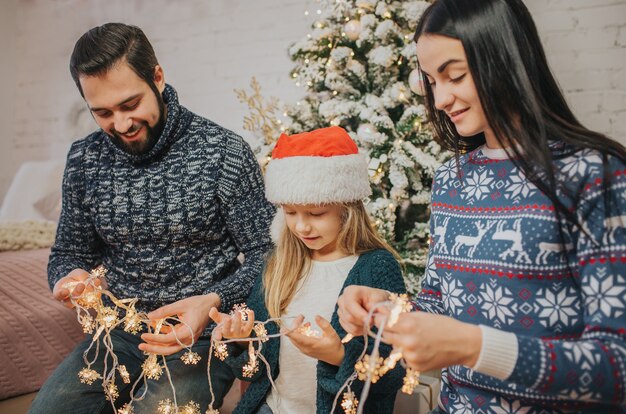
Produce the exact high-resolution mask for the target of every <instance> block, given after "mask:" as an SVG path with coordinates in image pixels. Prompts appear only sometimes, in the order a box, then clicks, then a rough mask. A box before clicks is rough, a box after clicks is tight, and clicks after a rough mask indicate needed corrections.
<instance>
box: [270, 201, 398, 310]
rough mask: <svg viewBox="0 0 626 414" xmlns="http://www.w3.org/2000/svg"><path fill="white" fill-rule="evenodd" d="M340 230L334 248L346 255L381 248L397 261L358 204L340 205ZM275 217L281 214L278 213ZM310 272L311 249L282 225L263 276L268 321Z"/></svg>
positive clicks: (361, 205) (288, 300) (282, 308)
mask: <svg viewBox="0 0 626 414" xmlns="http://www.w3.org/2000/svg"><path fill="white" fill-rule="evenodd" d="M342 207H343V211H342V227H341V230H340V232H339V235H338V237H337V248H338V249H341V251H342V252H343V253H345V254H347V255H360V254H362V253H365V252H368V251H370V250H374V249H385V250H387V251H389V252H390V253H391V254H393V255H394V256H395V257H396V259H398V260H400V256H399V255H398V253H397V252H396V251H395V250H394V249H393V248H392V247H391V246H390V245H389V244H388V243H387V242H386V241H385V240H384V239H383V238H382V237H381V236H380V235H379V234H378V232H377V231H376V229H375V228H374V226H373V225H372V222H371V221H370V218H369V216H368V214H367V211H366V210H365V206H364V205H363V202H362V201H354V202H351V203H342ZM276 214H284V213H283V212H282V211H280V210H279V211H278V212H277V213H276ZM310 269H311V250H310V249H309V248H308V247H306V245H305V244H304V243H303V242H302V241H301V240H300V239H298V237H296V236H295V235H294V234H293V233H292V232H291V230H289V228H288V227H287V226H284V228H283V230H282V233H281V234H280V237H279V240H278V243H276V247H275V248H274V250H273V251H272V253H271V254H270V256H269V258H268V260H267V263H266V266H265V273H264V274H263V288H264V290H265V305H266V307H267V310H268V312H269V315H270V317H271V318H278V317H280V316H281V315H282V314H283V313H284V312H285V310H286V309H287V306H288V305H289V303H290V302H291V300H292V299H293V297H294V295H295V294H296V291H297V288H298V283H299V281H300V280H301V279H302V278H303V277H305V276H306V275H307V274H308V273H309V270H310Z"/></svg>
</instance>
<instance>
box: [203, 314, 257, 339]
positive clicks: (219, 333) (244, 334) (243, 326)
mask: <svg viewBox="0 0 626 414" xmlns="http://www.w3.org/2000/svg"><path fill="white" fill-rule="evenodd" d="M247 314H248V320H246V321H244V320H243V319H242V317H241V316H242V315H241V312H238V311H235V312H234V313H233V315H227V314H225V313H220V312H219V311H218V310H217V308H211V311H210V312H209V316H210V317H211V319H213V320H214V321H215V322H216V323H218V324H220V325H219V326H218V327H216V328H215V329H214V330H213V338H215V339H216V340H218V341H219V340H221V339H222V338H227V339H236V338H249V337H250V334H251V333H252V329H253V328H254V311H252V310H248V311H247Z"/></svg>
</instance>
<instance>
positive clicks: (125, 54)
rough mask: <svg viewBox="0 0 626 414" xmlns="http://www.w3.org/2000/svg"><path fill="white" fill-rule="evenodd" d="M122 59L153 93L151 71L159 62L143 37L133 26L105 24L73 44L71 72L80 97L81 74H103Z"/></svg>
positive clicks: (81, 90)
mask: <svg viewBox="0 0 626 414" xmlns="http://www.w3.org/2000/svg"><path fill="white" fill-rule="evenodd" d="M121 59H125V60H126V62H127V63H128V66H129V67H130V68H131V69H132V70H133V71H134V72H135V73H136V74H137V76H139V77H140V78H141V79H143V80H144V81H146V83H147V84H148V85H150V87H151V88H152V89H153V90H155V86H154V68H155V67H156V66H157V65H158V64H159V62H158V61H157V58H156V55H155V54H154V49H152V45H151V44H150V42H149V41H148V38H147V37H146V35H145V34H144V33H143V31H142V30H141V29H140V28H138V27H136V26H129V25H127V24H123V23H107V24H103V25H102V26H98V27H94V28H93V29H91V30H89V31H88V32H87V33H85V34H84V35H82V36H81V37H80V39H78V41H77V42H76V45H74V51H73V52H72V57H71V58H70V73H71V74H72V78H73V79H74V82H75V83H76V86H77V87H78V90H79V91H80V94H81V96H83V97H84V95H83V89H82V87H81V86H80V81H79V77H80V75H87V76H98V75H102V74H105V73H106V72H107V71H109V70H110V69H111V68H112V67H113V66H114V65H115V64H116V63H117V62H118V61H120V60H121Z"/></svg>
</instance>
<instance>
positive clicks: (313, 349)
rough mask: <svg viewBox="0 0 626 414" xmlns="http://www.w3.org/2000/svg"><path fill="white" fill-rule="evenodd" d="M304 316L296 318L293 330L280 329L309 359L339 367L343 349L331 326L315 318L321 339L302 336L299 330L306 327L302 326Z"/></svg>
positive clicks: (319, 318) (343, 352)
mask: <svg viewBox="0 0 626 414" xmlns="http://www.w3.org/2000/svg"><path fill="white" fill-rule="evenodd" d="M303 321H304V316H302V315H300V316H298V317H297V318H296V320H295V322H294V325H293V328H292V329H287V328H283V329H281V331H282V333H284V334H286V335H287V337H288V338H289V340H291V343H292V344H294V345H295V347H296V348H298V349H299V350H300V352H302V353H303V354H305V355H308V356H310V357H311V358H315V359H319V360H320V361H324V362H326V363H328V364H331V365H335V366H339V365H341V362H342V361H343V357H344V355H345V349H344V347H343V344H342V343H341V339H340V338H339V335H337V332H335V329H334V328H333V327H332V326H331V324H330V323H329V322H328V321H327V320H326V319H324V318H322V317H321V316H319V315H317V316H316V317H315V323H316V324H317V326H319V327H320V328H321V329H322V336H321V337H309V336H306V335H304V334H303V333H302V332H301V331H300V329H299V328H301V327H303V326H304V327H306V326H307V324H308V322H307V323H306V324H304V325H303V324H302V322H303Z"/></svg>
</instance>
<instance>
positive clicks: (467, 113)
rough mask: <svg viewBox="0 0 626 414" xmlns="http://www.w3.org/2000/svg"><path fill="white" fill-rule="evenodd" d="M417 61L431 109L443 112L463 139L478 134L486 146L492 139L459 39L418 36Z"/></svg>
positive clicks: (490, 144) (490, 143)
mask: <svg viewBox="0 0 626 414" xmlns="http://www.w3.org/2000/svg"><path fill="white" fill-rule="evenodd" d="M417 60H418V61H419V64H420V67H421V69H422V72H424V74H425V75H426V78H427V81H428V83H429V84H430V85H431V87H432V90H433V96H434V98H435V107H436V108H437V109H438V110H440V111H443V112H445V113H446V115H447V116H448V117H449V118H450V120H451V121H452V122H453V123H454V125H455V127H456V130H457V132H458V133H459V135H461V136H463V137H471V136H473V135H476V134H479V133H481V132H484V133H485V138H486V139H487V143H488V145H489V146H493V145H492V143H493V142H494V141H495V143H497V141H496V140H492V139H490V138H491V137H493V132H492V131H491V128H489V125H488V124H487V119H486V117H485V112H484V111H483V108H482V105H481V104H480V99H479V97H478V92H477V91H476V86H475V85H474V80H473V79H472V75H471V73H470V71H469V66H468V64H467V58H466V56H465V50H464V49H463V44H462V43H461V41H460V40H457V39H453V38H451V37H446V36H441V35H429V34H426V35H422V36H421V37H420V38H419V39H418V40H417Z"/></svg>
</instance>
